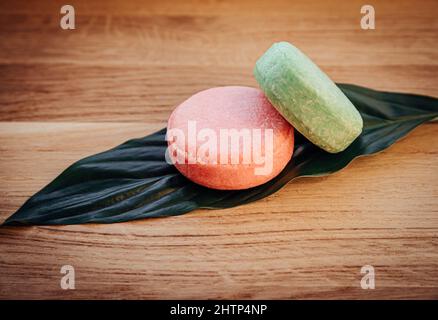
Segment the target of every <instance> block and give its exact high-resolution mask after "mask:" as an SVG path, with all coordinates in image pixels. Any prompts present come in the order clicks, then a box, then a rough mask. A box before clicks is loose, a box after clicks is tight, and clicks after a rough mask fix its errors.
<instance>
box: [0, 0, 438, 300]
mask: <svg viewBox="0 0 438 320" xmlns="http://www.w3.org/2000/svg"><path fill="white" fill-rule="evenodd" d="M373 3H374V6H375V9H376V19H377V20H376V27H377V29H376V30H374V31H363V30H361V29H360V27H359V20H360V13H359V10H360V6H361V5H362V2H360V1H356V0H354V1H340V0H336V1H327V2H326V1H313V2H309V1H302V2H301V1H293V2H292V1H277V0H275V1H268V2H264V1H249V0H248V1H240V2H235V1H177V2H176V1H173V2H171V1H164V0H161V1H150V2H147V3H146V2H145V1H140V0H128V1H103V0H102V1H101V0H99V1H91V2H90V1H85V0H80V1H74V2H72V4H73V5H74V6H75V9H76V13H77V17H76V22H77V29H76V30H74V31H65V30H61V29H60V28H59V27H58V24H59V16H60V15H59V8H60V7H61V5H62V4H64V3H62V1H13V2H12V1H10V2H6V1H4V2H1V3H0V36H1V38H2V41H1V42H0V74H1V75H2V76H1V77H0V121H1V122H0V154H1V157H0V181H2V183H1V184H0V221H3V220H4V219H6V217H7V216H9V215H10V214H11V213H12V212H13V211H14V210H16V209H17V208H18V207H19V206H20V205H21V204H22V203H23V202H24V201H25V200H26V199H27V198H28V197H29V196H31V195H32V194H33V193H35V192H36V191H38V190H39V189H40V188H42V187H43V186H44V185H45V184H47V183H48V182H50V181H51V180H52V179H53V178H54V177H56V176H57V175H58V174H59V173H60V172H61V171H62V170H63V169H64V168H65V167H67V166H68V165H69V164H71V163H72V162H73V161H75V160H78V159H80V158H82V157H84V156H87V155H90V154H93V153H96V152H99V151H102V150H105V149H108V148H110V147H113V146H115V145H117V144H119V143H121V142H123V141H125V140H127V139H130V138H132V137H140V136H144V135H146V134H148V133H151V132H153V131H154V130H157V129H159V128H161V127H163V126H164V125H165V123H166V120H167V117H168V116H169V114H170V112H171V110H172V109H173V108H174V106H175V105H176V104H178V103H179V102H181V101H182V100H184V99H185V98H187V97H188V96H190V95H191V94H192V93H194V92H196V91H199V90H201V89H205V88H208V87H211V86H219V85H232V84H239V85H249V86H256V83H255V80H254V79H253V77H252V67H253V64H254V62H255V61H256V59H257V58H258V57H259V56H260V55H261V54H262V52H263V51H264V50H265V49H266V48H267V47H269V45H270V44H271V43H272V42H274V41H278V40H288V41H291V42H293V43H295V44H296V45H297V46H299V47H301V48H302V49H303V50H304V51H305V52H306V53H308V54H309V55H310V56H311V57H312V58H313V59H314V60H315V61H316V62H317V63H318V64H320V65H321V66H322V68H323V69H324V70H325V71H327V72H328V73H329V74H330V75H331V76H332V77H333V79H334V80H336V81H339V82H350V83H356V84H360V85H365V86H369V87H373V88H377V89H385V90H395V91H405V92H412V93H420V94H426V95H431V96H437V95H438V92H437V87H438V79H437V77H436V74H437V71H438V62H437V61H438V59H437V58H438V51H437V43H438V32H437V31H438V23H437V19H436V17H435V16H436V12H437V9H438V3H437V2H436V1H422V2H416V1H405V0H403V1H400V2H397V4H395V3H393V2H388V1H373ZM437 153H438V125H437V124H436V123H429V124H426V125H423V126H421V127H420V128H418V129H416V130H415V131H414V132H413V133H411V134H410V135H409V136H408V137H407V138H405V139H403V140H402V141H400V142H398V143H397V144H395V145H394V146H392V147H391V148H390V149H388V150H387V151H384V152H382V153H380V154H378V155H375V156H372V157H366V158H361V159H358V160H356V161H354V162H353V163H352V164H351V165H350V166H349V167H348V168H346V169H345V170H343V171H341V172H339V173H337V174H335V175H333V176H330V177H324V178H312V179H305V178H304V179H299V180H297V181H294V182H293V183H290V184H288V185H287V186H286V187H285V188H283V189H282V190H281V191H280V192H278V193H276V194H274V195H272V196H270V197H268V198H266V199H263V200H261V201H258V202H256V203H252V204H249V205H245V206H241V207H237V208H233V209H227V210H215V211H209V210H198V211H195V212H192V213H190V214H187V215H183V216H179V217H170V218H163V219H149V220H143V221H136V222H128V223H120V224H112V225H93V224H90V225H79V226H59V227H54V226H51V227H26V228H13V227H8V228H0V298H2V299H8V298H32V299H45V298H61V299H68V298H78V299H84V298H151V299H160V298H241V299H253V298H282V299H287V298H303V299H307V298H329V299H333V298H341V299H342V298H363V299H375V298H427V299H438V214H437V213H438V182H437V181H438V158H437ZM65 264H71V265H73V266H74V267H75V270H76V290H70V291H68V290H67V291H64V290H61V288H60V286H59V281H60V278H61V276H62V275H61V274H60V268H61V266H62V265H65ZM366 264H370V265H373V266H374V267H375V270H376V289H375V290H362V289H361V288H360V279H361V277H362V275H361V274H360V268H361V267H362V266H363V265H366Z"/></svg>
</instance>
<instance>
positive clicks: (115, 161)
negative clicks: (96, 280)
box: [4, 84, 438, 225]
mask: <svg viewBox="0 0 438 320" xmlns="http://www.w3.org/2000/svg"><path fill="white" fill-rule="evenodd" d="M339 86H340V88H341V89H342V90H343V91H344V93H345V94H346V95H347V96H348V98H349V99H350V100H351V101H352V102H353V104H354V105H355V106H356V107H357V109H358V110H359V111H360V113H361V115H362V117H363V119H364V130H363V133H362V134H361V135H360V136H359V137H358V138H357V139H356V140H355V141H354V142H353V143H352V144H351V145H350V146H349V147H348V148H347V149H346V150H345V151H343V152H341V153H337V154H330V153H327V152H325V151H323V150H321V149H319V148H318V147H316V146H314V145H313V144H311V143H310V142H309V141H308V140H306V139H305V138H303V137H302V136H301V135H299V134H297V136H296V146H295V152H294V156H293V159H292V160H291V162H290V163H289V164H288V165H287V166H286V168H285V169H284V170H283V171H282V172H281V173H280V175H278V176H277V177H276V178H274V179H273V180H271V181H269V182H267V183H266V184H264V185H261V186H259V187H255V188H251V189H247V190H240V191H219V190H213V189H208V188H204V187H202V186H199V185H197V184H195V183H193V182H191V181H189V180H187V179H186V178H184V177H183V176H182V175H181V174H179V173H178V171H177V170H176V169H175V168H174V167H173V166H171V165H169V164H167V163H166V162H165V160H164V155H165V150H166V146H167V144H166V142H165V132H166V130H165V129H163V130H161V131H159V132H156V133H154V134H152V135H150V136H147V137H144V138H141V139H134V140H130V141H127V142H125V143H124V144H122V145H120V146H118V147H116V148H114V149H111V150H109V151H106V152H103V153H100V154H97V155H94V156H91V157H88V158H85V159H83V160H80V161H78V162H76V163H75V164H73V165H72V166H70V167H69V168H68V169H67V170H65V171H64V172H63V173H62V174H61V175H60V176H59V177H57V178H56V179H55V180H54V181H53V182H52V183H50V184H49V185H48V186H46V187H45V188H44V189H42V190H41V191H39V192H38V193H37V194H35V195H34V196H33V197H31V198H30V199H29V200H28V201H27V202H26V203H25V204H24V205H23V206H22V207H21V208H20V209H19V210H18V211H17V212H16V213H15V214H14V215H12V216H11V217H10V218H9V219H7V220H6V222H5V223H4V224H5V225H21V224H30V225H32V224H35V225H36V224H38V225H50V224H78V223H88V222H99V223H112V222H121V221H129V220H134V219H142V218H148V217H162V216H174V215H179V214H183V213H186V212H189V211H192V210H195V209H197V208H228V207H234V206H238V205H241V204H245V203H249V202H252V201H255V200H258V199H261V198H264V197H266V196H268V195H270V194H272V193H274V192H276V191H277V190H279V189H280V188H281V187H283V186H284V185H285V184H286V183H288V182H289V181H291V180H293V179H295V178H297V177H302V176H321V175H327V174H330V173H333V172H336V171H338V170H340V169H342V168H344V167H345V166H346V165H347V164H348V163H349V162H350V161H352V160H353V159H354V158H356V157H359V156H363V155H369V154H373V153H376V152H379V151H381V150H384V149H385V148H387V147H389V146H390V145H391V144H393V143H394V142H396V141H397V140H398V139H400V138H401V137H403V136H405V135H406V134H407V133H408V132H409V131H411V130H412V129H414V128H415V127H416V126H418V125H419V124H421V123H423V122H425V121H428V120H431V119H433V118H435V117H437V116H438V104H437V101H438V100H437V99H435V98H431V97H424V96H419V95H412V94H401V93H388V92H379V91H374V90H370V89H367V88H363V87H358V86H354V85H347V84H339Z"/></svg>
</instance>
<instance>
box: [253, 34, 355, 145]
mask: <svg viewBox="0 0 438 320" xmlns="http://www.w3.org/2000/svg"><path fill="white" fill-rule="evenodd" d="M254 75H255V77H256V79H257V82H258V83H259V85H260V87H261V88H262V90H263V91H264V93H265V94H266V96H267V97H268V99H269V101H270V102H271V103H272V104H273V105H274V107H275V108H276V109H277V110H278V111H279V112H280V113H281V114H282V115H283V116H284V117H285V118H286V119H287V120H288V121H289V122H290V123H291V124H292V125H293V126H294V127H295V128H296V129H297V130H298V131H299V132H300V133H301V134H303V135H304V136H305V137H306V138H307V139H309V140H310V141H311V142H312V143H314V144H316V145H317V146H319V147H321V148H322V149H324V150H326V151H328V152H331V153H336V152H340V151H342V150H344V149H345V148H347V147H348V146H349V145H350V144H351V143H352V142H353V141H354V140H355V139H356V138H357V136H359V135H360V133H361V132H362V126H363V123H362V118H361V116H360V114H359V112H358V111H357V110H356V108H355V107H354V105H353V104H352V103H351V102H350V100H348V98H347V97H346V96H345V95H344V94H343V93H342V91H341V90H340V89H339V88H338V87H337V86H336V84H335V83H334V82H333V81H332V80H331V79H330V78H329V77H328V76H327V75H326V74H325V73H324V72H323V71H321V69H319V68H318V66H317V65H316V64H314V63H313V62H312V61H311V60H310V59H309V58H308V57H307V56H306V55H305V54H304V53H302V52H301V51H300V50H299V49H297V48H296V47H294V46H293V45H291V44H290V43H288V42H279V43H275V44H274V45H272V47H271V48H269V49H268V51H266V52H265V54H264V55H263V56H262V57H261V58H260V59H259V60H258V61H257V63H256V66H255V68H254Z"/></svg>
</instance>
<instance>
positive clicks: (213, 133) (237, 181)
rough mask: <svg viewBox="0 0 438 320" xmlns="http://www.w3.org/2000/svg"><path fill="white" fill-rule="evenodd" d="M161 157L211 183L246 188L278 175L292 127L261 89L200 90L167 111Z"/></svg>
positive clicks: (287, 153)
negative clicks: (165, 147) (164, 149)
mask: <svg viewBox="0 0 438 320" xmlns="http://www.w3.org/2000/svg"><path fill="white" fill-rule="evenodd" d="M167 140H168V145H169V148H168V151H167V158H168V160H170V161H171V162H172V163H173V164H174V165H175V167H176V168H177V169H178V170H179V171H180V172H181V173H182V174H183V175H184V176H186V177H187V178H188V179H190V180H192V181H194V182H196V183H198V184H200V185H203V186H206V187H209V188H214V189H221V190H237V189H247V188H251V187H255V186H258V185H260V184H263V183H265V182H267V181H269V180H271V179H272V178H273V177H275V176H276V175H278V174H279V173H280V172H281V170H282V169H283V168H284V167H285V166H286V164H287V163H288V162H289V160H290V159H291V157H292V153H293V147H294V131H293V128H292V126H291V125H290V124H289V123H288V122H287V121H286V120H285V119H284V118H283V117H282V116H281V115H280V114H279V113H278V112H277V110H275V108H274V107H273V106H272V105H271V103H270V102H269V101H268V100H267V99H266V97H265V95H264V94H263V92H262V91H260V90H258V89H255V88H249V87H237V86H230V87H218V88H211V89H208V90H205V91H201V92H199V93H197V94H195V95H193V96H192V97H190V98H189V99H187V100H186V101H184V102H183V103H181V104H180V105H179V106H178V107H177V108H176V109H175V110H174V111H173V113H172V115H171V116H170V118H169V121H168V125H167Z"/></svg>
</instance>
